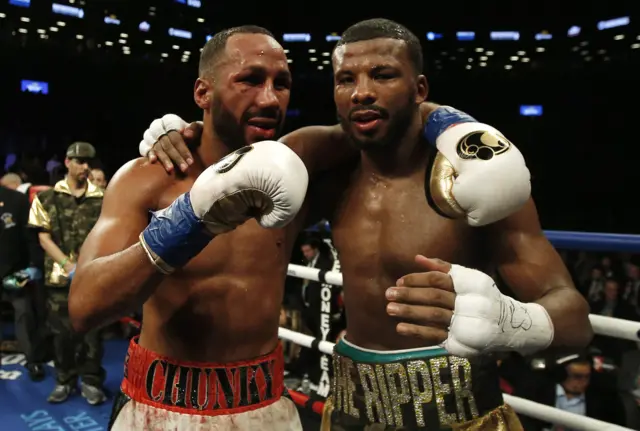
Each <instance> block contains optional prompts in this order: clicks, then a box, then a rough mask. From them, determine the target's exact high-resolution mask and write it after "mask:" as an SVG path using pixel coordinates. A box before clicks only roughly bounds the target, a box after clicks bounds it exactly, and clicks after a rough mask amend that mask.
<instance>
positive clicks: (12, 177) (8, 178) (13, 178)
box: [0, 173, 22, 186]
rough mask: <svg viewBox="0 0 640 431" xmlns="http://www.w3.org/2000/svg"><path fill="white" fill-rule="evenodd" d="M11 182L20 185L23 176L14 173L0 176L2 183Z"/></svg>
mask: <svg viewBox="0 0 640 431" xmlns="http://www.w3.org/2000/svg"><path fill="white" fill-rule="evenodd" d="M10 184H16V185H20V184H22V178H20V175H18V174H14V173H8V174H5V175H4V176H3V177H2V178H0V185H3V186H7V185H10Z"/></svg>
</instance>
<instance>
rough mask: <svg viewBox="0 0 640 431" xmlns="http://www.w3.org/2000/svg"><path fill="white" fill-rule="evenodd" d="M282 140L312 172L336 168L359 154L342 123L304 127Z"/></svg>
mask: <svg viewBox="0 0 640 431" xmlns="http://www.w3.org/2000/svg"><path fill="white" fill-rule="evenodd" d="M280 142H282V143H284V144H286V145H287V146H289V147H290V148H291V149H292V150H293V151H295V152H296V154H298V156H299V157H300V158H301V159H302V161H303V162H304V164H305V165H306V166H307V169H308V170H309V173H310V174H315V173H318V172H323V171H326V170H328V169H332V168H335V167H337V166H339V165H341V164H342V163H344V162H346V161H348V160H350V159H354V158H356V157H357V156H358V151H357V150H355V148H354V147H353V146H351V145H349V140H348V139H347V135H346V134H345V133H344V131H343V130H342V127H340V125H334V126H308V127H303V128H301V129H298V130H296V131H294V132H291V133H289V134H288V135H286V136H283V137H282V138H281V139H280Z"/></svg>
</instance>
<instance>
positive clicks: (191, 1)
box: [175, 0, 202, 8]
mask: <svg viewBox="0 0 640 431" xmlns="http://www.w3.org/2000/svg"><path fill="white" fill-rule="evenodd" d="M175 2H176V3H180V4H184V5H187V6H190V7H195V8H199V7H201V6H202V3H201V2H200V0H175Z"/></svg>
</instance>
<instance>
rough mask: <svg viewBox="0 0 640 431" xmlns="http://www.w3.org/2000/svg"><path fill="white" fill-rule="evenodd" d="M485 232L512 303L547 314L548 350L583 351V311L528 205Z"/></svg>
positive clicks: (588, 334)
mask: <svg viewBox="0 0 640 431" xmlns="http://www.w3.org/2000/svg"><path fill="white" fill-rule="evenodd" d="M488 229H489V231H490V232H491V234H490V236H489V237H490V238H491V241H492V247H493V258H494V262H495V263H497V265H498V271H499V272H500V275H501V276H502V278H503V279H504V281H505V282H506V283H507V285H509V287H510V288H511V289H512V290H513V293H514V294H515V295H516V297H517V299H519V300H520V301H523V302H536V303H538V304H540V305H542V306H543V307H544V308H545V309H546V310H547V313H549V316H550V317H551V320H552V321H553V326H554V332H555V333H554V339H553V343H552V344H551V346H552V347H556V348H561V349H563V350H564V349H568V350H576V349H581V348H584V347H586V346H587V345H588V344H589V342H590V341H591V338H592V337H593V330H592V329H591V324H590V323H589V306H588V304H587V302H586V301H585V299H584V298H583V297H582V295H580V293H579V292H578V291H577V290H576V288H575V286H574V285H573V281H572V280H571V276H570V275H569V271H568V270H567V268H566V267H565V265H564V263H563V262H562V259H561V258H560V255H559V254H558V253H557V252H556V250H555V249H554V248H553V246H552V245H551V243H550V242H549V241H548V240H547V238H546V237H545V235H544V233H543V232H542V229H541V227H540V222H539V220H538V213H537V211H536V207H535V204H534V203H533V200H531V199H530V200H529V201H528V202H527V203H526V204H525V206H524V207H523V208H522V209H521V210H519V211H518V212H516V213H515V214H513V215H511V216H509V217H507V218H506V219H503V220H502V221H499V222H497V223H495V224H493V225H491V226H490V227H489V228H488Z"/></svg>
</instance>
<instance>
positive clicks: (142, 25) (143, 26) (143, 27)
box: [138, 21, 151, 32]
mask: <svg viewBox="0 0 640 431" xmlns="http://www.w3.org/2000/svg"><path fill="white" fill-rule="evenodd" d="M150 28H151V25H150V24H149V23H148V22H146V21H142V22H141V23H140V25H138V30H140V31H145V32H146V31H149V29H150Z"/></svg>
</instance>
